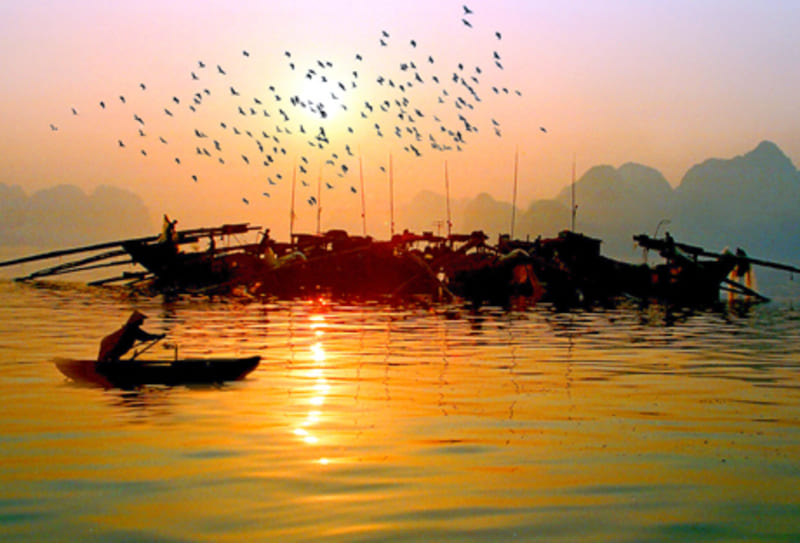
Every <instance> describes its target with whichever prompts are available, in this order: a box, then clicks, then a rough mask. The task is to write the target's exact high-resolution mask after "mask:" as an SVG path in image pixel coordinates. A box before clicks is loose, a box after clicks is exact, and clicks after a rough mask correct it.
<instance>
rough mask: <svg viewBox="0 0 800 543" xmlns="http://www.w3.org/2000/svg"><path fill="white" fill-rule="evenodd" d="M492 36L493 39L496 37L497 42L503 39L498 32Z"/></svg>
mask: <svg viewBox="0 0 800 543" xmlns="http://www.w3.org/2000/svg"><path fill="white" fill-rule="evenodd" d="M494 35H495V37H497V39H498V40H500V39H503V35H502V34H500V32H495V33H494Z"/></svg>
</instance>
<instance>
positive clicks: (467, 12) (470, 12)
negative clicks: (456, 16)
mask: <svg viewBox="0 0 800 543" xmlns="http://www.w3.org/2000/svg"><path fill="white" fill-rule="evenodd" d="M462 7H463V8H464V15H472V10H471V9H469V8H468V7H467V6H466V5H464V6H462Z"/></svg>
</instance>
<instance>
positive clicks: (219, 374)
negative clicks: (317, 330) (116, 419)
mask: <svg viewBox="0 0 800 543" xmlns="http://www.w3.org/2000/svg"><path fill="white" fill-rule="evenodd" d="M260 361H261V357H259V356H251V357H247V358H185V359H180V360H120V361H118V362H97V361H96V360H73V359H65V358H59V359H56V360H55V364H56V367H58V369H59V371H61V373H63V374H64V375H66V376H67V377H68V378H70V379H72V380H73V381H76V382H79V383H89V384H96V385H100V386H103V387H106V388H136V387H138V386H142V385H168V386H174V385H186V384H203V383H207V384H211V383H222V382H225V381H237V380H240V379H243V378H244V377H245V376H247V375H248V374H249V373H250V372H252V371H253V370H254V369H256V367H258V364H259V362H260Z"/></svg>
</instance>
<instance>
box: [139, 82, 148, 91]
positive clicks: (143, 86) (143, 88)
mask: <svg viewBox="0 0 800 543" xmlns="http://www.w3.org/2000/svg"><path fill="white" fill-rule="evenodd" d="M139 86H140V87H141V88H142V90H147V87H146V86H145V84H144V83H139Z"/></svg>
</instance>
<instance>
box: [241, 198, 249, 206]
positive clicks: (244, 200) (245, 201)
mask: <svg viewBox="0 0 800 543" xmlns="http://www.w3.org/2000/svg"><path fill="white" fill-rule="evenodd" d="M242 202H244V203H245V205H250V200H248V199H247V198H242Z"/></svg>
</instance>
